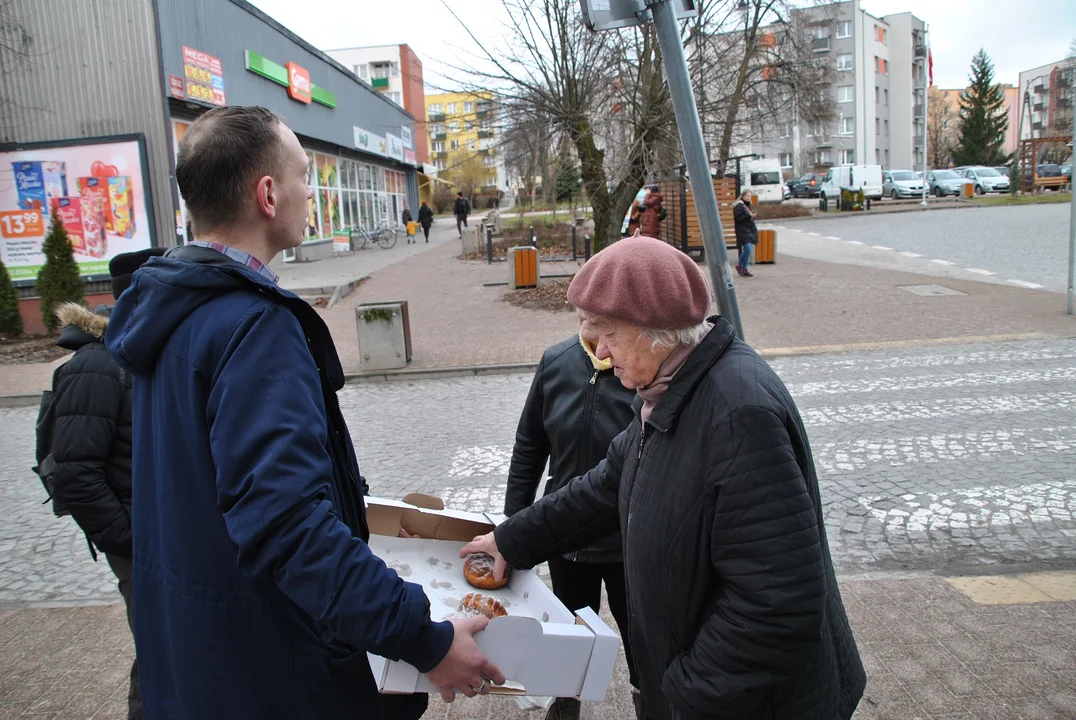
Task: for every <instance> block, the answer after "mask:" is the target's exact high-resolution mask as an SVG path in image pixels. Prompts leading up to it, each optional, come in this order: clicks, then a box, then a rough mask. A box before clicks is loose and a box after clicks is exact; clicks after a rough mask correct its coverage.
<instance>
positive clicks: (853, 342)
mask: <svg viewBox="0 0 1076 720" xmlns="http://www.w3.org/2000/svg"><path fill="white" fill-rule="evenodd" d="M476 222H477V219H476ZM434 228H435V229H434V231H433V232H431V242H430V244H429V245H426V244H425V243H424V242H423V243H419V244H417V245H406V244H404V243H403V240H402V239H401V241H400V243H398V244H397V246H396V247H395V248H392V249H391V250H382V249H380V248H368V249H366V250H362V251H359V252H357V253H356V254H355V255H354V256H352V257H348V258H338V259H333V260H322V261H316V262H311V263H305V264H302V265H289V266H286V267H284V268H283V269H282V273H283V274H282V278H283V280H282V283H283V284H284V286H285V287H289V288H294V289H302V288H316V289H319V290H327V291H328V292H324V293H321V294H322V295H325V296H328V295H330V294H331V293H332V287H334V286H336V285H341V284H345V283H350V282H353V281H357V280H359V279H360V278H362V277H364V276H366V275H371V273H372V275H371V276H370V277H369V279H367V280H364V281H363V282H362V284H361V285H359V286H358V287H357V288H356V289H354V290H353V291H352V292H351V293H350V294H348V295H347V296H346V297H344V298H343V299H342V300H341V301H339V302H337V303H336V304H335V305H334V306H333V307H330V308H324V309H320V310H319V312H320V313H321V314H322V317H324V319H325V321H326V323H327V324H328V326H329V329H330V330H331V332H332V334H333V337H334V338H335V340H336V344H337V349H338V350H339V353H340V357H341V360H342V362H343V365H344V369H345V371H346V372H348V373H350V374H355V373H358V372H359V370H360V368H359V349H358V344H357V339H356V331H355V308H356V306H358V305H359V304H360V303H372V302H384V301H390V300H406V301H407V302H408V310H409V314H410V322H411V339H412V348H413V358H412V362H411V364H410V366H409V368H408V370H407V371H408V372H423V371H443V370H446V369H452V368H456V369H467V370H470V369H473V368H479V367H486V368H488V367H490V366H514V365H520V364H531V363H536V362H537V361H538V359H539V358H540V357H541V354H542V351H543V350H545V349H546V348H547V347H549V346H550V345H552V344H554V343H556V342H558V341H560V340H562V339H563V338H565V337H567V336H568V335H571V334H572V333H574V332H575V330H576V320H575V315H574V314H573V313H572V312H562V313H550V312H546V311H540V310H529V309H524V308H519V307H516V306H514V305H510V304H509V303H507V302H505V301H504V296H505V295H506V294H507V293H509V292H512V291H510V290H508V288H507V286H505V285H497V286H487V285H485V283H488V282H505V281H507V279H508V266H507V265H506V263H504V262H494V263H493V264H492V265H487V264H486V263H485V262H484V261H460V260H457V259H456V258H457V256H458V255H459V254H460V251H461V245H460V242H459V240H458V236H457V235H456V232H455V230H456V228H455V225H454V224H452V225H451V226H448V225H447V224H445V223H438V224H436V225H435V226H434ZM393 259H395V262H392V260H393ZM390 263H391V264H390ZM580 265H581V261H580V262H571V261H568V262H550V263H542V274H543V275H544V276H549V275H561V274H563V275H570V274H571V273H573V272H575V271H576V270H577V269H578V267H579V266H580ZM753 271H754V273H755V275H756V277H754V278H736V294H737V298H738V302H739V307H740V314H741V317H742V319H743V324H744V328H745V334H746V336H747V340H748V342H749V343H750V344H751V345H752V346H753V347H755V348H756V349H758V350H760V351H764V352H765V354H767V355H768V356H776V355H782V354H796V353H802V352H822V351H839V350H842V349H847V348H848V347H849V346H866V347H871V346H874V345H876V344H878V343H909V342H915V343H921V342H928V341H945V340H946V339H952V338H963V337H974V338H976V339H977V340H978V341H983V340H984V339H998V340H1002V339H1006V338H1008V339H1013V337H1014V336H1020V337H1023V336H1028V335H1034V334H1041V335H1047V336H1058V335H1063V336H1068V335H1073V334H1076V320H1074V319H1073V318H1071V317H1068V316H1066V315H1065V314H1064V301H1063V299H1062V298H1061V297H1060V296H1059V295H1058V294H1056V293H1050V292H1044V291H1039V290H1029V289H1024V288H1020V287H1012V286H1007V285H999V284H996V283H989V282H978V281H971V280H967V279H962V278H951V277H950V278H941V279H939V278H937V277H930V276H927V275H922V274H918V273H911V272H902V271H898V270H892V269H885V268H874V267H863V266H858V265H843V264H837V263H830V262H823V261H819V260H812V259H807V258H800V257H793V256H790V255H787V254H781V252H780V245H779V246H778V255H777V262H776V264H774V265H758V266H755V267H754V268H753ZM707 279H709V274H708V273H707ZM928 284H936V285H942V286H944V287H946V288H950V289H952V290H956V291H958V292H960V293H964V294H962V295H949V296H940V297H924V296H920V295H916V294H914V293H912V292H909V291H908V290H906V289H903V288H902V286H917V285H928ZM51 375H52V366H51V365H43V364H38V365H6V366H0V396H18V395H26V396H30V397H27V398H25V399H23V400H20V401H19V402H26V403H32V402H36V401H35V400H33V398H32V396H33V395H35V394H38V393H40V392H41V390H43V389H44V388H46V387H48V384H49V382H50V379H51ZM383 376H384V375H379V376H378V377H383ZM9 402H10V400H9Z"/></svg>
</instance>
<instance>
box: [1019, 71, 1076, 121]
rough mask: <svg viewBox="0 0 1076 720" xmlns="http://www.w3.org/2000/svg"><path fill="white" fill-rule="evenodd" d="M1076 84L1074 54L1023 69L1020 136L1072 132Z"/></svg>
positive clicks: (1021, 75) (1021, 74)
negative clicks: (1063, 58) (1070, 56)
mask: <svg viewBox="0 0 1076 720" xmlns="http://www.w3.org/2000/svg"><path fill="white" fill-rule="evenodd" d="M1074 86H1076V59H1073V58H1067V59H1065V60H1058V61H1057V62H1053V63H1048V64H1046V65H1042V66H1040V67H1037V68H1031V69H1030V70H1024V71H1023V72H1021V73H1020V86H1019V87H1020V92H1021V93H1022V94H1023V103H1022V104H1021V106H1020V112H1021V113H1022V117H1021V122H1022V125H1021V127H1022V129H1021V134H1020V139H1022V140H1026V139H1028V138H1041V137H1051V136H1054V135H1071V134H1072V107H1073V99H1074V96H1076V93H1074Z"/></svg>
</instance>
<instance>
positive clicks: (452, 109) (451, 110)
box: [448, 103, 456, 115]
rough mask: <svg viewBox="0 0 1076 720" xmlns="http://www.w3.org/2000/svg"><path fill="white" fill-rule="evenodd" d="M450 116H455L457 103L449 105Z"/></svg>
mask: <svg viewBox="0 0 1076 720" xmlns="http://www.w3.org/2000/svg"><path fill="white" fill-rule="evenodd" d="M448 114H449V115H455V114H456V103H449V104H448Z"/></svg>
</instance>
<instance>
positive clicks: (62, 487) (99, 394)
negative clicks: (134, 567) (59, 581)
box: [49, 304, 131, 558]
mask: <svg viewBox="0 0 1076 720" xmlns="http://www.w3.org/2000/svg"><path fill="white" fill-rule="evenodd" d="M108 312H109V311H108V308H100V309H98V310H97V311H96V312H90V311H89V310H87V309H86V308H84V307H82V306H81V305H73V304H67V305H63V306H61V307H60V308H59V310H58V312H57V315H58V316H59V318H60V320H61V321H62V322H64V323H65V324H66V326H65V327H64V329H63V332H62V333H61V334H60V339H59V340H58V341H57V342H56V344H57V345H59V346H60V347H62V348H65V349H67V350H74V351H75V354H74V356H73V357H72V358H71V359H70V360H68V361H67V362H66V363H64V364H63V365H61V366H60V367H58V368H57V369H56V371H55V373H53V377H52V388H53V393H54V396H53V401H52V402H53V407H54V408H55V420H54V424H53V430H52V445H51V447H50V448H49V449H50V452H51V454H52V459H53V461H54V462H55V463H56V466H55V469H54V470H53V472H52V483H53V498H54V500H55V501H56V503H57V505H63V506H65V507H66V508H67V510H68V511H69V512H70V513H71V517H72V518H74V520H75V522H76V523H78V526H79V527H80V528H82V530H83V531H84V532H85V533H86V537H88V538H89V540H90V542H91V543H93V545H94V546H95V547H96V548H97V549H98V550H100V551H102V552H106V553H109V554H112V555H119V556H121V557H125V558H130V557H131V376H130V375H129V374H127V373H124V372H123V371H122V370H120V368H119V366H118V365H116V363H115V362H114V361H113V360H112V358H111V357H110V356H109V354H108V351H107V350H105V346H104V344H103V342H102V338H103V337H104V334H105V329H106V328H107V327H108Z"/></svg>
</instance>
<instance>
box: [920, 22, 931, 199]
mask: <svg viewBox="0 0 1076 720" xmlns="http://www.w3.org/2000/svg"><path fill="white" fill-rule="evenodd" d="M929 28H930V25H928V24H927V23H923V42H924V43H925V44H926V46H927V57H926V65H927V67H928V70H927V72H925V73H923V199H922V200H921V201H920V202H919V205H920V206H921V207H926V206H927V155H929V152H928V138H929V137H930V133H929V132H928V131H927V103H928V102H929V97H930V86H931V85H933V84H934V77H933V75H934V68H933V67H932V66H933V64H934V62H933V60H934V58H933V57H931V54H930V42H929V41H928V39H927V38H928V37H929Z"/></svg>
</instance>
